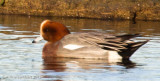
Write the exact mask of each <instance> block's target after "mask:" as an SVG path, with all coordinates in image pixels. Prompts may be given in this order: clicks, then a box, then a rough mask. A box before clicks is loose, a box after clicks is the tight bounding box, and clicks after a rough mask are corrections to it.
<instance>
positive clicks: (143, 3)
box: [0, 0, 160, 20]
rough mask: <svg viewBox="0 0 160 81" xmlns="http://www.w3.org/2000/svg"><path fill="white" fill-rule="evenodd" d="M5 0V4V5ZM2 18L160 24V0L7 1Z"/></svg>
mask: <svg viewBox="0 0 160 81" xmlns="http://www.w3.org/2000/svg"><path fill="white" fill-rule="evenodd" d="M2 1H4V0H1V2H2ZM0 13H1V14H21V15H36V16H65V17H83V18H100V19H132V20H136V19H140V20H160V1H159V0H6V2H5V4H4V6H1V7H0Z"/></svg>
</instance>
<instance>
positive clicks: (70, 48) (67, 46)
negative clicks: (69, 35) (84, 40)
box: [63, 44, 84, 50]
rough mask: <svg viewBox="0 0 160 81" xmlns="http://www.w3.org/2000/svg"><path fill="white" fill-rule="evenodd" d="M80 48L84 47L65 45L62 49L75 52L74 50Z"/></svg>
mask: <svg viewBox="0 0 160 81" xmlns="http://www.w3.org/2000/svg"><path fill="white" fill-rule="evenodd" d="M82 47H84V46H81V45H74V44H68V45H65V46H64V47H63V48H66V49H69V50H75V49H78V48H82Z"/></svg>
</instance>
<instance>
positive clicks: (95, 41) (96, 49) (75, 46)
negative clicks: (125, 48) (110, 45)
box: [57, 32, 121, 58]
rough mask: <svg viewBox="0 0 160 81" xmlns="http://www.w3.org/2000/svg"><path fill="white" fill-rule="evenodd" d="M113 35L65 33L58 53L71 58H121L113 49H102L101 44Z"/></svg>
mask: <svg viewBox="0 0 160 81" xmlns="http://www.w3.org/2000/svg"><path fill="white" fill-rule="evenodd" d="M106 38H110V39H111V38H115V36H112V35H108V34H104V33H99V32H90V33H74V34H69V35H66V36H65V37H64V38H63V39H62V40H61V42H60V45H59V48H58V52H57V53H58V54H57V55H60V56H62V57H63V56H64V57H72V58H109V57H112V58H121V56H120V55H118V54H117V52H116V51H115V50H106V49H103V45H100V44H99V43H106V41H107V40H108V39H106Z"/></svg>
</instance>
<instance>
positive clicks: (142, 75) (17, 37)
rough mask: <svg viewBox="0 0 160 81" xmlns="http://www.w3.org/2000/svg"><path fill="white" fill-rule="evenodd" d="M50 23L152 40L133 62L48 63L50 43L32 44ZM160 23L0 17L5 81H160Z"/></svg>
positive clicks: (0, 72) (0, 63)
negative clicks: (44, 50) (46, 22)
mask: <svg viewBox="0 0 160 81" xmlns="http://www.w3.org/2000/svg"><path fill="white" fill-rule="evenodd" d="M45 19H50V20H54V21H57V22H61V23H63V24H65V25H66V26H67V27H68V28H69V30H70V31H71V32H81V31H101V32H108V33H111V34H125V33H140V34H142V37H138V38H137V39H138V40H142V39H151V40H150V41H149V42H148V43H147V44H145V45H144V46H142V47H141V48H140V49H139V50H137V51H136V52H135V53H134V55H133V56H132V57H131V61H118V62H109V61H107V60H93V59H69V58H57V59H56V58H55V59H54V60H52V62H44V61H43V59H42V58H41V57H42V55H41V54H42V53H41V51H42V48H43V45H44V44H45V42H46V41H41V42H39V43H36V44H32V40H33V39H35V38H36V37H37V36H39V26H40V23H41V22H42V21H43V20H45ZM159 49H160V22H158V21H137V23H136V24H132V22H130V21H122V20H121V21H107V20H94V19H74V18H57V17H32V16H17V15H10V16H9V15H0V80H1V81H53V80H55V81H159V80H160V69H159V68H160V50H159Z"/></svg>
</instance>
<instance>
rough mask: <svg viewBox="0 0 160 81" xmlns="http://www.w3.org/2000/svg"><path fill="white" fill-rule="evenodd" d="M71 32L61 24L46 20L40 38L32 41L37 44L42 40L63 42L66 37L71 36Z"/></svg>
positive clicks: (42, 25) (42, 24)
mask: <svg viewBox="0 0 160 81" xmlns="http://www.w3.org/2000/svg"><path fill="white" fill-rule="evenodd" d="M69 33H70V32H69V30H68V29H67V28H66V27H65V26H64V25H63V24H61V23H58V22H54V21H50V20H45V21H43V22H42V23H41V26H40V35H41V36H40V37H38V38H36V39H35V40H33V41H32V43H36V42H38V41H40V40H42V39H44V40H46V41H48V42H53V43H55V42H57V41H59V40H61V39H62V38H63V37H64V36H65V35H67V34H69Z"/></svg>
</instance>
